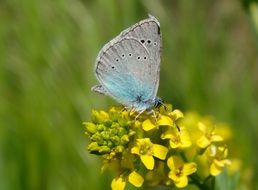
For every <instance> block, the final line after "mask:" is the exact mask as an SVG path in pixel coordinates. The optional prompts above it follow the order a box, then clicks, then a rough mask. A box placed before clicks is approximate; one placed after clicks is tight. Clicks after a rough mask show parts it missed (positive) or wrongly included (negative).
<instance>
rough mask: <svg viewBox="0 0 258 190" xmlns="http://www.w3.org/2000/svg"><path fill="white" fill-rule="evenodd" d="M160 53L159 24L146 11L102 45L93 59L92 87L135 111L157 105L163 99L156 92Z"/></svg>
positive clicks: (142, 110) (161, 102) (141, 110)
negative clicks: (96, 83) (93, 77)
mask: <svg viewBox="0 0 258 190" xmlns="http://www.w3.org/2000/svg"><path fill="white" fill-rule="evenodd" d="M160 54H161V32H160V24H159V22H158V20H157V19H156V18H155V17H154V16H151V15H149V18H147V19H144V20H141V21H140V22H138V23H136V24H134V25H133V26H131V27H129V28H127V29H125V30H124V31H122V32H121V33H120V34H119V35H118V36H117V37H115V38H114V39H112V40H111V41H110V42H108V43H107V44H105V45H104V46H103V48H102V49H101V50H100V52H99V54H98V56H97V59H96V63H95V74H96V77H97V79H98V81H99V83H100V84H99V85H95V86H93V87H92V88H91V90H92V91H95V92H98V93H101V94H104V95H108V96H110V97H112V98H113V99H115V100H116V101H118V102H120V103H121V104H123V105H124V106H125V107H126V108H128V109H131V110H133V111H136V112H138V113H142V112H144V111H146V110H152V108H154V107H157V106H160V105H161V104H163V101H162V99H161V98H159V97H157V96H156V95H157V91H158V86H159V73H160Z"/></svg>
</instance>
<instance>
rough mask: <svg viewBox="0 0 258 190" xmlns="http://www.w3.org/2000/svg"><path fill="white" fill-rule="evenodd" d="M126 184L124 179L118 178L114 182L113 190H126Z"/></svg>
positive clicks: (112, 184)
mask: <svg viewBox="0 0 258 190" xmlns="http://www.w3.org/2000/svg"><path fill="white" fill-rule="evenodd" d="M125 185H126V182H125V181H124V179H123V178H121V177H117V178H114V179H113V180H112V183H111V188H112V190H124V188H125Z"/></svg>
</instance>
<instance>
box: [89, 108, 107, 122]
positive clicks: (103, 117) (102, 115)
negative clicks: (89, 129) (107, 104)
mask: <svg viewBox="0 0 258 190" xmlns="http://www.w3.org/2000/svg"><path fill="white" fill-rule="evenodd" d="M91 115H92V120H93V121H94V122H96V123H105V122H107V121H109V120H110V118H109V115H108V113H107V112H105V111H102V110H101V111H96V110H92V113H91Z"/></svg>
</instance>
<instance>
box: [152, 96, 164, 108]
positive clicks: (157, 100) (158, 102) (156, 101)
mask: <svg viewBox="0 0 258 190" xmlns="http://www.w3.org/2000/svg"><path fill="white" fill-rule="evenodd" d="M161 105H164V101H163V100H162V99H161V98H160V97H158V96H157V97H156V98H155V99H154V107H156V108H158V107H160V106H161Z"/></svg>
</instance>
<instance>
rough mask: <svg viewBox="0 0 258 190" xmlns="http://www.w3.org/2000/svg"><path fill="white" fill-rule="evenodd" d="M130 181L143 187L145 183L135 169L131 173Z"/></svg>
mask: <svg viewBox="0 0 258 190" xmlns="http://www.w3.org/2000/svg"><path fill="white" fill-rule="evenodd" d="M128 181H129V182H130V183H131V184H133V185H134V186H135V187H141V186H142V184H143V181H144V179H143V177H142V176H141V175H140V174H138V173H137V172H135V171H133V172H132V173H130V174H129V177H128Z"/></svg>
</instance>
